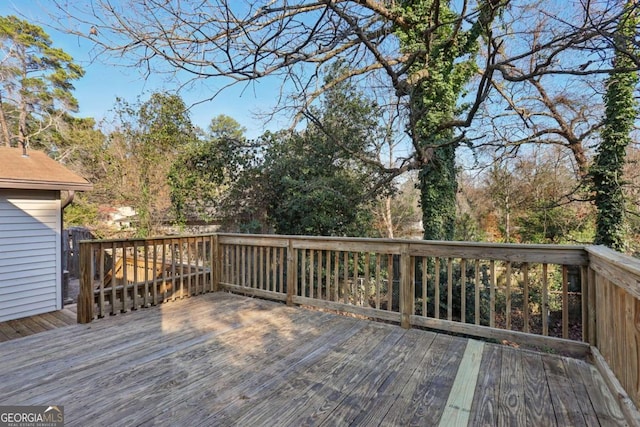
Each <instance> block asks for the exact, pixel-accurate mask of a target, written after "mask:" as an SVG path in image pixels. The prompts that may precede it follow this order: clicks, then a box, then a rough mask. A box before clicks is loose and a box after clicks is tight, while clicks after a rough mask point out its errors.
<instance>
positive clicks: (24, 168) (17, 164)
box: [0, 147, 93, 191]
mask: <svg viewBox="0 0 640 427" xmlns="http://www.w3.org/2000/svg"><path fill="white" fill-rule="evenodd" d="M27 154H28V156H23V155H22V148H12V147H0V189H2V188H11V189H30V190H77V191H87V190H91V189H92V188H93V185H92V184H91V183H90V182H89V181H87V180H86V179H84V178H82V177H81V176H79V175H77V174H75V173H73V172H71V171H70V170H69V169H67V168H66V167H64V166H63V165H61V164H60V163H58V162H56V161H55V160H53V159H52V158H50V157H49V156H47V155H46V154H45V153H43V152H41V151H36V150H29V151H28V152H27Z"/></svg>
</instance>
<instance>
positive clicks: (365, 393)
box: [320, 330, 436, 426]
mask: <svg viewBox="0 0 640 427" xmlns="http://www.w3.org/2000/svg"><path fill="white" fill-rule="evenodd" d="M435 337H436V334H435V333H429V332H425V331H418V330H409V331H407V332H405V333H404V334H403V335H402V337H401V339H400V341H399V342H398V345H396V346H394V347H393V348H392V349H391V350H390V351H389V352H388V353H387V355H386V356H385V357H384V358H383V361H382V362H381V363H378V364H376V365H371V366H370V368H372V369H371V370H370V372H369V373H368V374H367V375H366V376H365V377H364V378H363V379H362V381H360V383H359V384H358V385H357V386H356V387H355V388H354V389H353V390H352V391H351V392H350V393H349V394H348V395H347V396H346V397H345V399H344V400H343V402H342V404H341V405H340V406H338V407H337V408H335V409H334V410H333V411H332V412H331V416H330V417H327V418H325V419H324V420H323V421H322V422H321V423H320V424H321V425H326V426H331V425H333V424H335V420H336V419H338V420H340V421H341V422H343V423H344V424H348V425H350V424H363V425H367V424H368V423H370V422H371V420H370V419H366V416H367V415H368V414H372V413H373V412H374V410H375V409H376V408H381V411H382V413H386V412H388V408H389V407H390V405H391V403H392V402H393V401H394V400H395V399H391V398H390V397H391V396H394V397H395V396H396V395H394V394H393V393H394V392H393V391H392V390H393V387H392V385H395V384H405V383H406V382H408V381H409V378H410V377H411V376H412V375H413V373H414V372H415V370H416V369H417V368H418V365H419V364H421V362H422V358H423V357H424V355H425V354H426V352H427V350H428V349H429V347H430V346H431V344H432V343H433V340H434V339H435ZM398 392H399V391H396V393H398ZM359 417H362V418H359ZM356 420H358V422H356Z"/></svg>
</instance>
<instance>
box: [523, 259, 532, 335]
mask: <svg viewBox="0 0 640 427" xmlns="http://www.w3.org/2000/svg"><path fill="white" fill-rule="evenodd" d="M522 280H523V284H522V286H523V289H522V293H523V294H524V297H523V301H522V304H523V306H524V307H522V308H523V310H522V314H523V319H522V320H523V322H524V329H523V331H524V332H530V328H529V263H528V262H525V263H524V264H523V266H522Z"/></svg>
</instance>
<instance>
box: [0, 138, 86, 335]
mask: <svg viewBox="0 0 640 427" xmlns="http://www.w3.org/2000/svg"><path fill="white" fill-rule="evenodd" d="M91 188H92V185H91V184H90V183H89V182H88V181H87V180H85V179H84V178H82V177H80V176H78V175H76V174H75V173H73V172H71V171H70V170H68V169H67V168H65V167H64V166H62V165H61V164H60V163H58V162H56V161H55V160H53V159H51V158H49V157H48V156H47V155H46V154H45V153H42V152H39V151H29V152H28V156H23V154H22V149H18V148H9V147H0V322H2V321H6V320H11V319H17V318H20V317H26V316H31V315H34V314H39V313H46V312H49V311H55V310H60V309H61V308H62V241H61V238H62V237H61V236H62V210H63V209H64V208H65V207H66V206H67V205H68V204H69V203H70V202H71V201H72V200H73V195H74V193H75V191H85V190H90V189H91ZM63 191H64V196H65V198H64V200H61V195H62V192H63Z"/></svg>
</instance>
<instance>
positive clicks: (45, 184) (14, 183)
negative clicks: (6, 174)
mask: <svg viewBox="0 0 640 427" xmlns="http://www.w3.org/2000/svg"><path fill="white" fill-rule="evenodd" d="M2 188H6V189H12V190H74V191H90V190H92V189H93V185H92V184H91V183H89V182H84V183H83V182H52V181H32V180H16V179H2V178H0V189H2Z"/></svg>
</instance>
